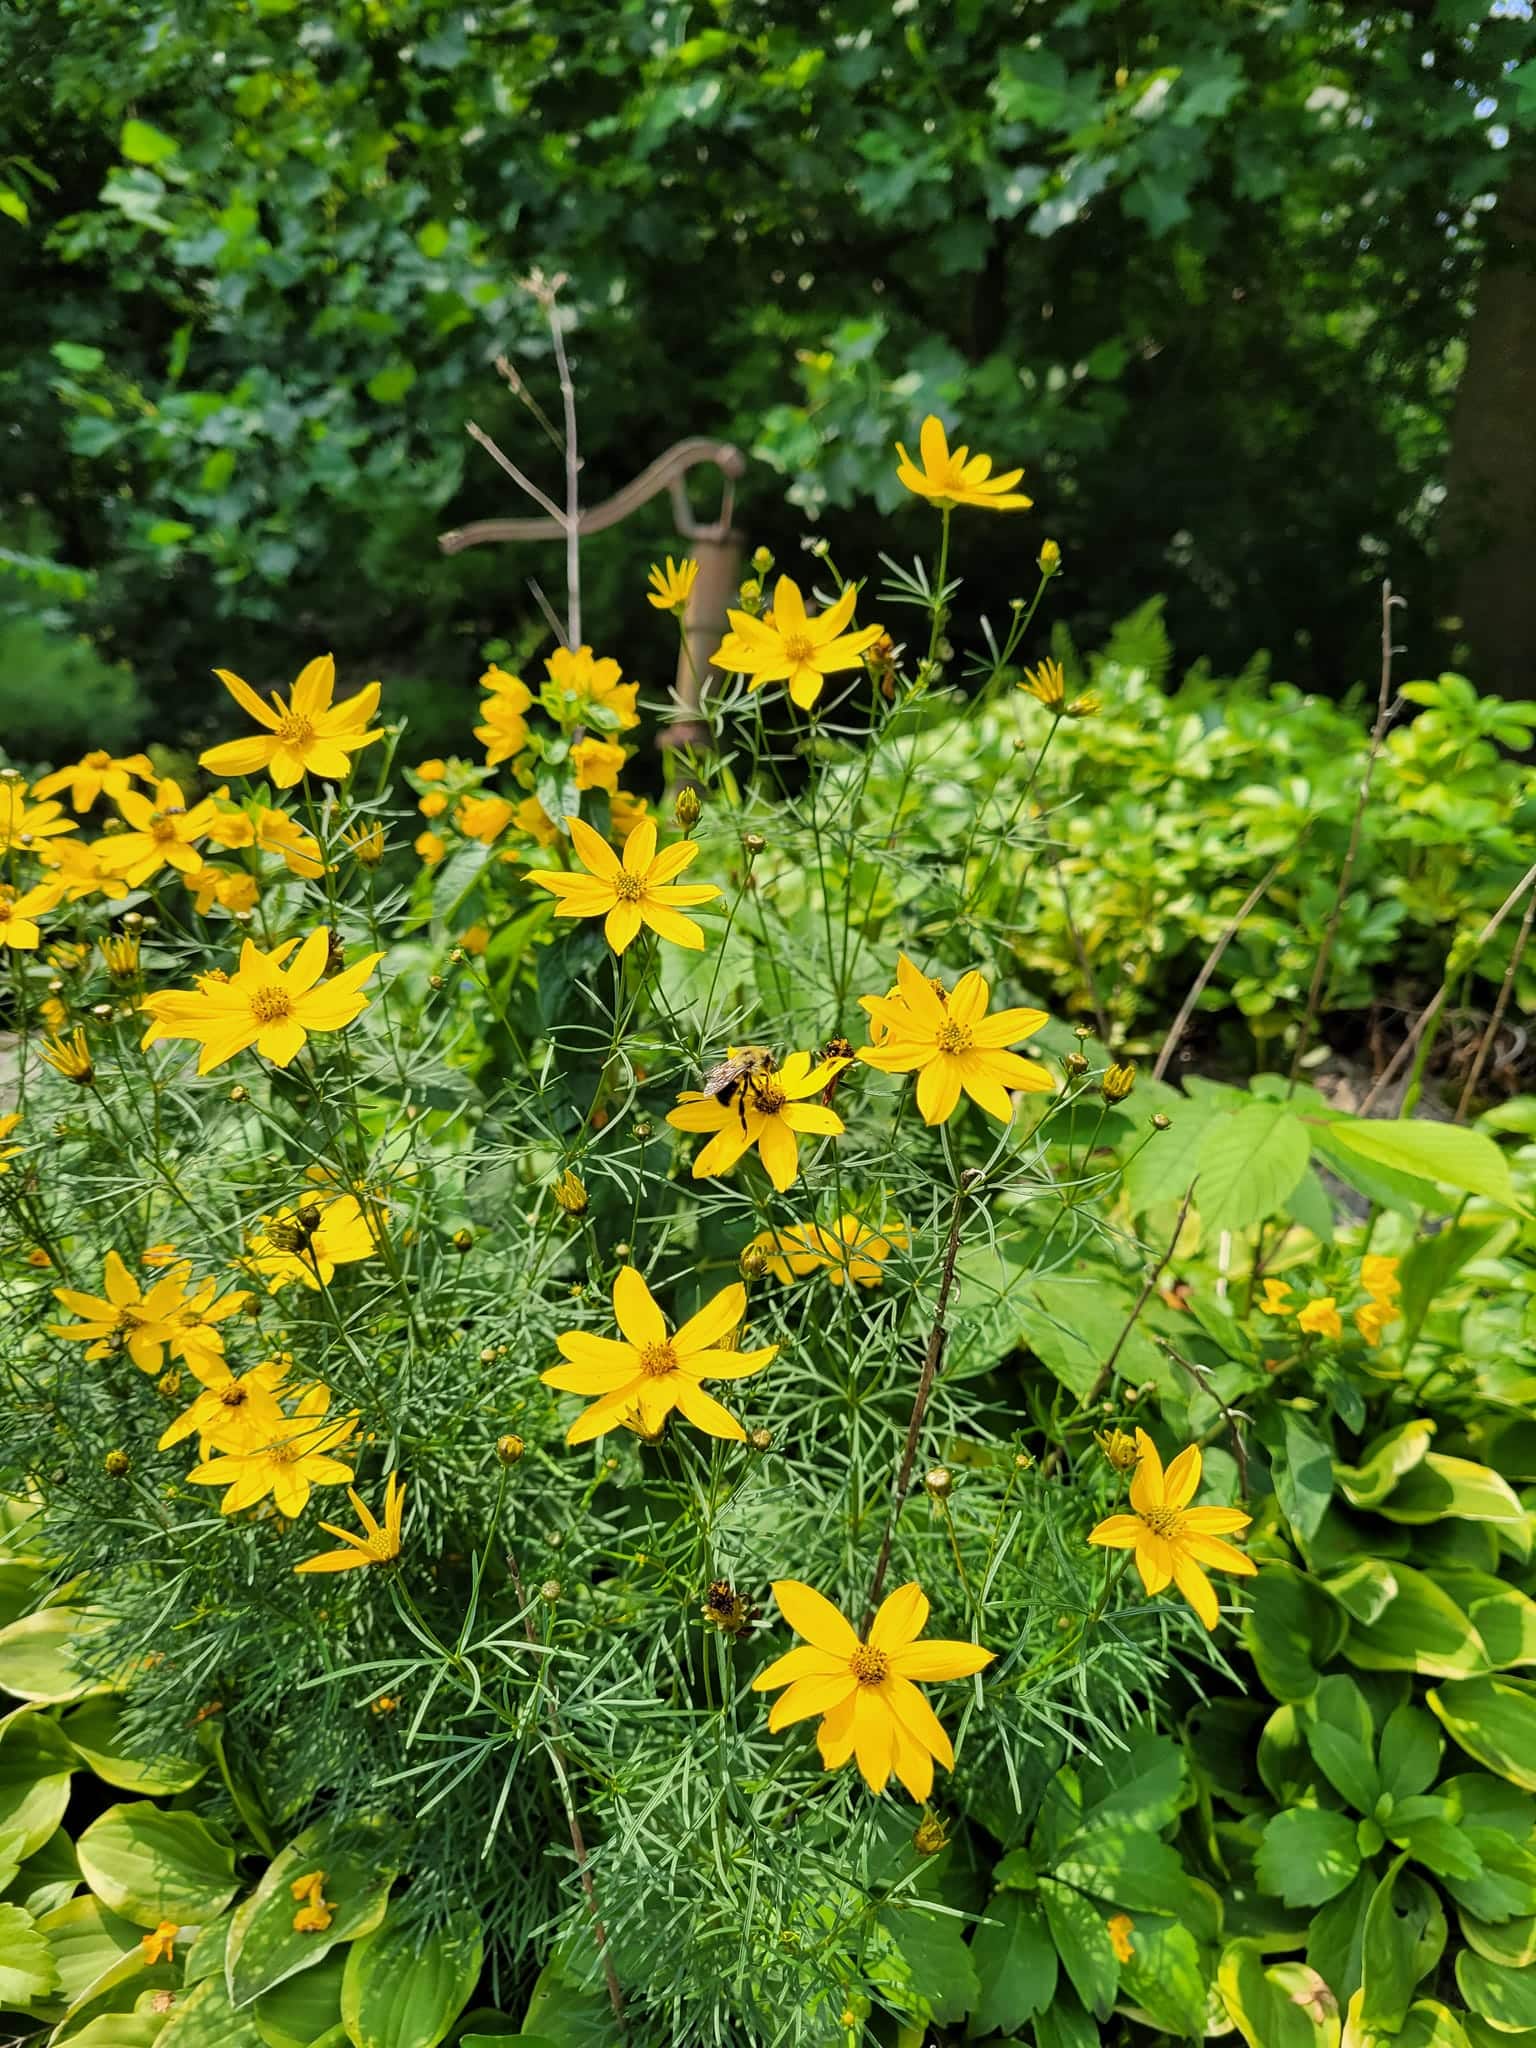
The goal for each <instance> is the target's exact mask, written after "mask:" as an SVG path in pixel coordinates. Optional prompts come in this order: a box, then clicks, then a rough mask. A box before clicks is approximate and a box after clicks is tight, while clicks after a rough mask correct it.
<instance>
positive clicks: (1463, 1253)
mask: <svg viewBox="0 0 1536 2048" xmlns="http://www.w3.org/2000/svg"><path fill="white" fill-rule="evenodd" d="M1492 1236H1493V1226H1491V1225H1489V1224H1481V1223H1477V1224H1474V1223H1453V1224H1448V1225H1447V1226H1446V1228H1445V1229H1444V1230H1437V1231H1436V1232H1435V1233H1434V1235H1433V1236H1432V1237H1428V1236H1426V1237H1417V1238H1415V1239H1414V1242H1413V1244H1412V1245H1411V1246H1410V1248H1409V1250H1408V1252H1407V1253H1406V1254H1405V1256H1404V1258H1403V1262H1402V1266H1401V1268H1400V1270H1399V1274H1398V1277H1399V1279H1400V1280H1401V1282H1402V1289H1403V1321H1404V1322H1405V1323H1406V1324H1407V1326H1408V1328H1409V1329H1416V1328H1417V1327H1418V1325H1419V1324H1420V1323H1421V1322H1422V1321H1423V1320H1424V1317H1425V1314H1426V1313H1427V1311H1428V1310H1429V1309H1430V1307H1431V1306H1432V1305H1433V1304H1434V1303H1435V1302H1436V1301H1438V1300H1439V1298H1440V1296H1441V1295H1442V1294H1443V1293H1444V1292H1445V1290H1446V1288H1447V1287H1449V1286H1450V1284H1451V1282H1452V1281H1453V1280H1454V1279H1455V1277H1456V1275H1457V1274H1458V1273H1459V1272H1460V1271H1461V1269H1462V1267H1463V1266H1464V1265H1465V1264H1466V1263H1467V1261H1468V1260H1469V1259H1475V1258H1476V1257H1477V1255H1478V1253H1479V1252H1480V1251H1481V1250H1482V1249H1483V1247H1484V1245H1486V1244H1487V1243H1488V1241H1489V1239H1490V1238H1491V1237H1492Z"/></svg>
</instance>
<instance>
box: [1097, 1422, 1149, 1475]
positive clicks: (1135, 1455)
mask: <svg viewBox="0 0 1536 2048" xmlns="http://www.w3.org/2000/svg"><path fill="white" fill-rule="evenodd" d="M1093 1440H1094V1442H1095V1443H1096V1444H1097V1445H1098V1447H1099V1449H1100V1450H1101V1451H1102V1452H1103V1453H1104V1456H1105V1458H1106V1459H1107V1460H1108V1462H1109V1463H1110V1464H1111V1465H1113V1467H1114V1468H1115V1470H1116V1471H1117V1472H1133V1471H1134V1470H1135V1469H1136V1467H1137V1465H1138V1464H1139V1463H1140V1462H1141V1453H1140V1451H1138V1450H1137V1448H1136V1439H1135V1437H1133V1436H1127V1435H1126V1433H1125V1431H1124V1430H1123V1429H1101V1430H1099V1431H1098V1432H1097V1433H1096V1434H1095V1436H1094V1439H1093Z"/></svg>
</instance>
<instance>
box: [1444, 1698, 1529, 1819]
mask: <svg viewBox="0 0 1536 2048" xmlns="http://www.w3.org/2000/svg"><path fill="white" fill-rule="evenodd" d="M1426 1699H1427V1703H1428V1705H1429V1707H1430V1709H1431V1711H1432V1712H1433V1713H1434V1714H1435V1715H1436V1716H1437V1717H1438V1718H1439V1721H1440V1724H1441V1726H1442V1727H1443V1728H1444V1729H1445V1732H1446V1733H1447V1734H1448V1735H1449V1736H1450V1738H1451V1740H1452V1741H1453V1742H1456V1743H1459V1744H1460V1746H1461V1747H1462V1748H1463V1749H1464V1750H1465V1751H1466V1752H1467V1754H1468V1756H1471V1757H1475V1758H1476V1759H1477V1761H1478V1762H1479V1763H1480V1764H1486V1765H1487V1767H1488V1769H1489V1770H1490V1771H1497V1772H1498V1773H1499V1774H1500V1776H1501V1777H1505V1778H1508V1779H1509V1780H1510V1781H1511V1783H1512V1784H1516V1785H1519V1786H1522V1787H1523V1788H1524V1789H1525V1790H1526V1791H1527V1792H1536V1688H1533V1687H1532V1686H1530V1685H1529V1684H1527V1683H1525V1682H1524V1681H1523V1680H1521V1679H1518V1678H1466V1679H1461V1680H1458V1681H1456V1682H1455V1683H1453V1684H1450V1685H1442V1686H1440V1687H1439V1688H1438V1689H1437V1690H1436V1691H1433V1692H1431V1693H1429V1694H1427V1695H1426Z"/></svg>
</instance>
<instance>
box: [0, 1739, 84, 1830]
mask: <svg viewBox="0 0 1536 2048" xmlns="http://www.w3.org/2000/svg"><path fill="white" fill-rule="evenodd" d="M74 1768H75V1757H74V1752H73V1750H71V1748H70V1746H69V1744H68V1743H67V1742H66V1741H65V1740H64V1738H63V1736H62V1735H60V1733H59V1731H58V1729H57V1728H56V1727H55V1726H54V1725H53V1723H52V1721H50V1720H46V1719H45V1718H43V1716H41V1715H40V1714H36V1713H33V1712H32V1711H30V1710H29V1709H28V1708H25V1707H23V1708H20V1709H18V1711H17V1712H15V1713H13V1714H7V1715H6V1717H5V1719H4V1720H3V1721H0V1835H8V1836H14V1837H15V1839H14V1841H13V1842H12V1844H11V1853H12V1855H13V1856H14V1858H15V1859H16V1861H17V1862H21V1861H23V1860H24V1859H25V1858H26V1857H28V1856H33V1855H35V1854H36V1853H37V1851H38V1850H39V1849H41V1848H42V1846H43V1844H44V1842H46V1841H47V1840H48V1838H49V1836H50V1835H52V1834H53V1832H54V1830H55V1829H56V1828H57V1827H58V1825H59V1823H60V1822H61V1821H62V1820H63V1818H64V1809H65V1807H66V1806H68V1804H69V1780H70V1774H71V1772H72V1771H73V1770H74Z"/></svg>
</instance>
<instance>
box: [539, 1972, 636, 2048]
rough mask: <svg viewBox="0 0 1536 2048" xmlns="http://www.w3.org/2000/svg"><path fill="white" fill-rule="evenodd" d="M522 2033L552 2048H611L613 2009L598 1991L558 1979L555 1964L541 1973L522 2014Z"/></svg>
mask: <svg viewBox="0 0 1536 2048" xmlns="http://www.w3.org/2000/svg"><path fill="white" fill-rule="evenodd" d="M523 2032H524V2033H525V2034H527V2035H529V2036H531V2038H532V2039H534V2040H536V2041H542V2040H548V2041H551V2042H553V2043H554V2044H555V2048H610V2044H611V2042H612V2041H613V2037H614V2018H613V2007H612V2006H611V2005H610V2004H609V2002H608V2000H607V1998H605V1997H604V1995H603V1993H602V1992H601V1991H586V1990H583V1989H582V1988H581V1986H579V1985H576V1984H572V1983H570V1982H569V1981H568V1980H567V1979H566V1978H565V1977H564V1976H562V1975H561V1972H560V1969H559V1967H558V1965H557V1964H555V1963H553V1962H550V1963H546V1964H545V1965H544V1967H543V1969H542V1970H540V1972H539V1974H538V1977H537V1978H536V1980H535V1982H534V1986H533V1990H532V1991H531V1993H530V1994H529V1998H528V2010H527V2011H526V2012H525V2013H524V2014H523Z"/></svg>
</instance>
